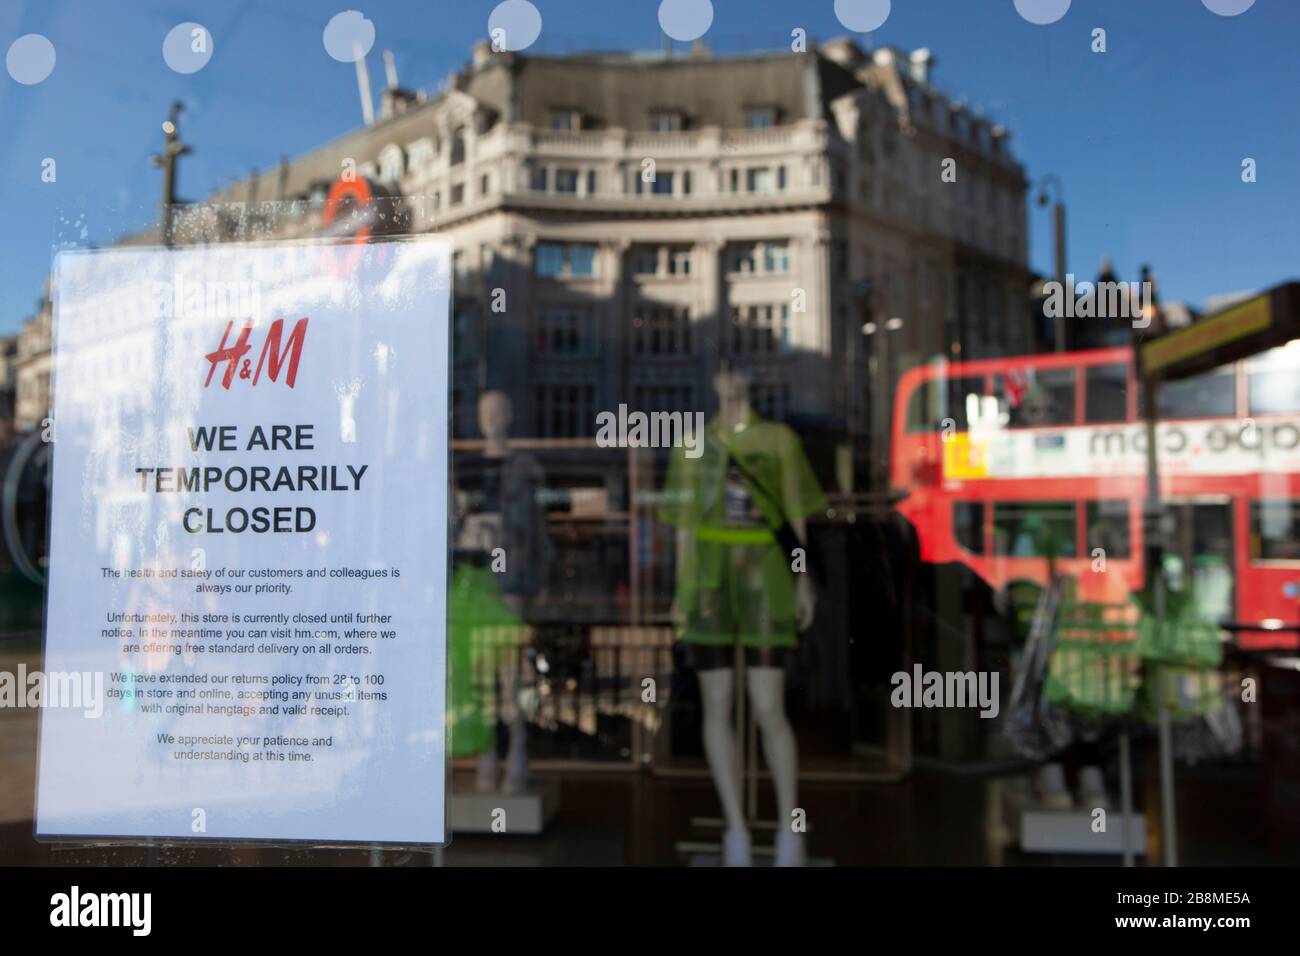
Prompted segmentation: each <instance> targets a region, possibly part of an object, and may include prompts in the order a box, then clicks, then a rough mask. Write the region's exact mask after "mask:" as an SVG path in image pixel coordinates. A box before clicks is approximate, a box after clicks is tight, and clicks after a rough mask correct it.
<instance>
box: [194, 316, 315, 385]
mask: <svg viewBox="0 0 1300 956" xmlns="http://www.w3.org/2000/svg"><path fill="white" fill-rule="evenodd" d="M234 327H235V323H233V322H229V323H227V324H226V331H225V333H224V334H223V335H222V336H221V344H220V345H219V346H217V349H216V351H214V352H209V353H208V355H207V359H208V377H207V378H206V379H205V380H204V382H203V387H204V388H207V387H208V386H209V385H211V384H212V375H213V373H214V372H216V370H217V366H218V365H220V364H221V363H222V362H225V363H226V372H225V374H224V375H223V376H222V377H221V387H222V388H230V385H231V383H232V382H233V381H234V380H235V375H236V373H238V375H239V377H240V378H241V379H250V378H251V379H252V384H254V385H256V384H257V383H258V381H259V380H260V379H261V377H262V368H263V366H265V367H266V374H267V375H268V376H270V379H271V381H273V382H275V381H279V377H280V370H281V369H283V368H284V365H285V361H286V358H287V360H288V363H289V371H288V374H286V375H285V377H284V384H286V385H288V386H289V387H290V388H293V386H294V382H296V381H297V379H298V362H299V360H300V359H301V358H302V346H303V342H305V341H306V339H307V319H306V317H304V318H301V319H299V320H298V321H297V322H296V323H295V324H294V327H293V331H292V332H290V333H289V340H288V341H287V342H286V343H285V346H284V349H283V350H282V349H281V347H280V335H281V333H282V332H283V331H284V319H276V320H275V321H274V322H272V323H271V328H270V329H269V330H267V333H266V341H264V342H263V343H262V354H261V355H260V356H259V357H258V359H257V369H256V371H253V370H251V369H250V366H251V365H252V360H251V359H245V358H244V356H245V355H246V354H248V352H249V351H250V350H251V348H252V346H251V345H249V344H248V338H249V336H250V335H251V334H252V332H253V326H252V324H251V323H246V324H245V325H244V328H243V329H242V330H241V331H240V333H239V338H238V339H236V340H235V344H234V345H231V346H227V344H226V343H227V342H229V341H230V332H231V330H232V329H233V328H234ZM268 356H269V357H270V362H267V358H268ZM241 360H242V362H243V364H242V366H241V364H240V362H241Z"/></svg>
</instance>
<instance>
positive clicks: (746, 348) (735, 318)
mask: <svg viewBox="0 0 1300 956" xmlns="http://www.w3.org/2000/svg"><path fill="white" fill-rule="evenodd" d="M791 345H792V342H791V339H790V306H789V305H787V304H786V303H780V304H779V305H766V304H765V305H746V306H740V305H734V306H732V307H731V352H732V354H733V355H776V354H778V353H783V352H789V351H790V348H791Z"/></svg>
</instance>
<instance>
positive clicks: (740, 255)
mask: <svg viewBox="0 0 1300 956" xmlns="http://www.w3.org/2000/svg"><path fill="white" fill-rule="evenodd" d="M730 265H731V271H732V272H739V273H740V274H741V275H750V274H752V273H753V272H754V271H755V268H756V266H755V263H754V247H753V246H751V245H743V246H735V247H734V248H733V249H732V250H731V262H730Z"/></svg>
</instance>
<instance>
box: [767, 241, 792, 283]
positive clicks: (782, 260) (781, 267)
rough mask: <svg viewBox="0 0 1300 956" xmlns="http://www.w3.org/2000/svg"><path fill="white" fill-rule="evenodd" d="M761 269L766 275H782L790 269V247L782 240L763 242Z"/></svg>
mask: <svg viewBox="0 0 1300 956" xmlns="http://www.w3.org/2000/svg"><path fill="white" fill-rule="evenodd" d="M763 271H764V272H766V273H767V274H768V275H784V274H785V273H787V272H789V271H790V249H789V246H787V245H786V244H785V243H784V242H766V243H764V244H763Z"/></svg>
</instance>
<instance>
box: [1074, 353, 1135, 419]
mask: <svg viewBox="0 0 1300 956" xmlns="http://www.w3.org/2000/svg"><path fill="white" fill-rule="evenodd" d="M1084 381H1085V387H1086V389H1087V390H1086V391H1085V393H1084V421H1086V422H1087V423H1088V424H1090V425H1096V424H1101V423H1102V422H1122V421H1126V420H1127V419H1128V366H1127V365H1126V364H1124V363H1123V362H1120V363H1118V364H1116V365H1089V366H1088V368H1087V369H1086V370H1085V372H1084Z"/></svg>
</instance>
